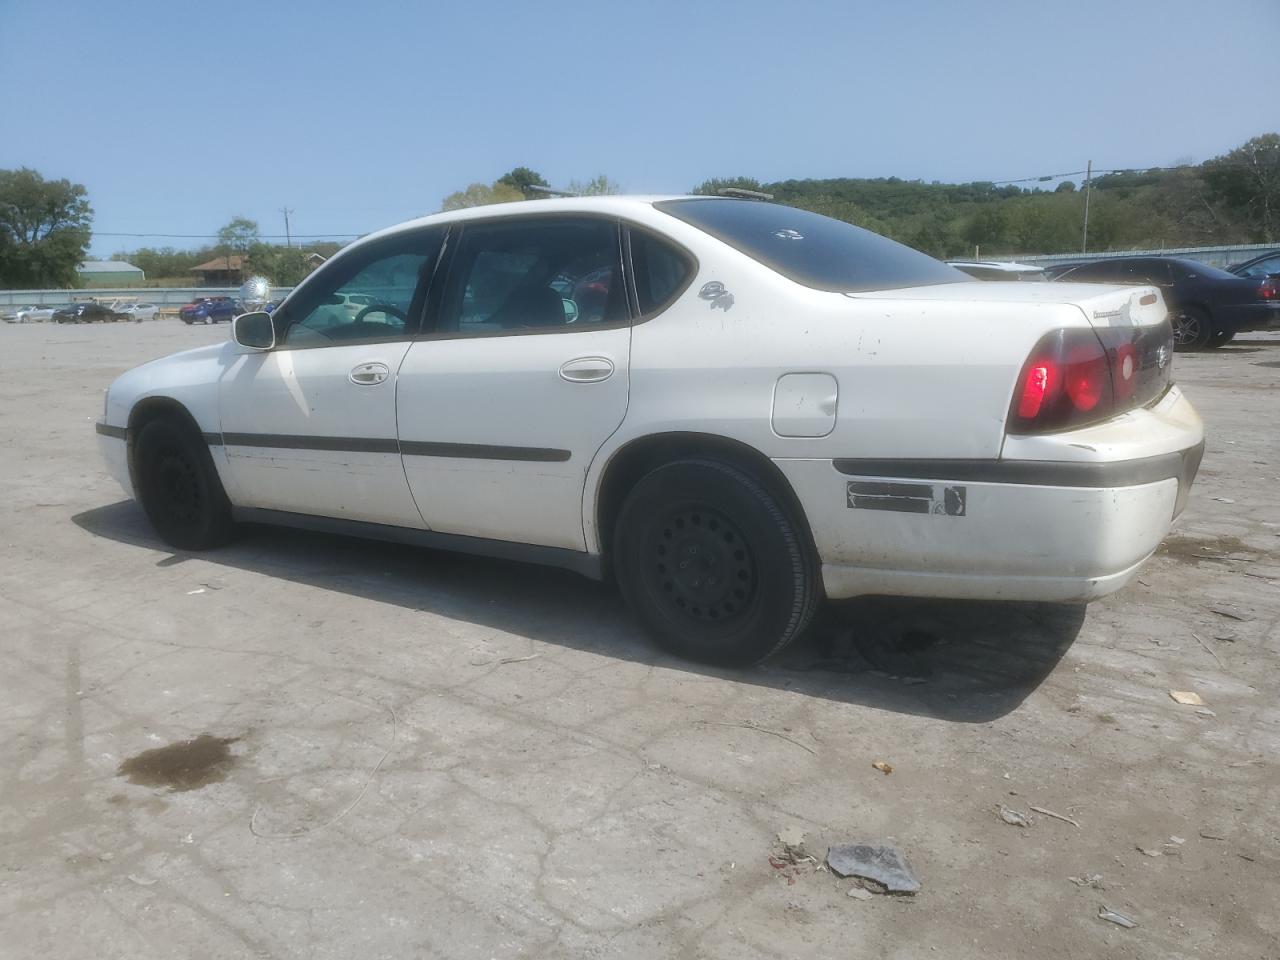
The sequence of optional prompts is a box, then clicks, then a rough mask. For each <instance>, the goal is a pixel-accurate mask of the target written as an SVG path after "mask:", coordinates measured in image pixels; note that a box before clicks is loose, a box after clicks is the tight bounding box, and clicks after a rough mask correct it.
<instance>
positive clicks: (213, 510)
mask: <svg viewBox="0 0 1280 960" xmlns="http://www.w3.org/2000/svg"><path fill="white" fill-rule="evenodd" d="M134 480H135V485H136V487H137V491H138V499H139V500H140V501H141V502H142V508H143V510H145V511H146V514H147V518H148V519H149V520H150V521H151V525H152V526H153V527H155V528H156V532H157V533H158V534H160V537H161V539H163V540H164V541H165V542H166V543H168V544H170V545H171V546H174V547H177V548H178V549H180V550H205V549H208V548H209V547H216V546H220V545H221V544H224V543H226V542H227V541H228V540H230V539H231V537H232V535H233V534H234V532H235V523H234V521H233V520H232V519H231V504H230V502H229V501H228V500H227V495H226V493H225V492H224V491H223V489H222V483H221V481H220V480H219V479H218V474H217V471H216V470H215V469H214V466H213V459H212V458H211V457H210V456H209V448H208V447H207V446H205V444H204V442H203V440H202V439H201V438H199V436H198V435H196V434H195V433H194V431H193V430H191V429H188V428H186V427H185V426H184V425H183V424H182V423H180V422H179V421H178V420H176V419H172V418H162V419H158V420H152V421H151V422H150V423H148V424H147V425H146V426H144V427H143V428H142V430H141V432H140V433H139V434H138V439H137V442H136V444H135V446H134Z"/></svg>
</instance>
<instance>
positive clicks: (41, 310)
mask: <svg viewBox="0 0 1280 960" xmlns="http://www.w3.org/2000/svg"><path fill="white" fill-rule="evenodd" d="M57 309H59V308H58V307H46V306H29V307H19V308H17V309H16V310H14V311H13V314H12V318H10V316H6V317H5V319H6V320H8V321H9V322H10V323H44V322H45V321H47V320H50V319H52V318H53V312H54V311H55V310H57Z"/></svg>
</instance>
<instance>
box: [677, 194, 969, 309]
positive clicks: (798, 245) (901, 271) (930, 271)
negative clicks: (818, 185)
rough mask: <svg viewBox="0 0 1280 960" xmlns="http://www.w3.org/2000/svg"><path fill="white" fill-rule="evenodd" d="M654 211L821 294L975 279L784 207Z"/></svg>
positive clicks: (726, 205)
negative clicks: (690, 227)
mask: <svg viewBox="0 0 1280 960" xmlns="http://www.w3.org/2000/svg"><path fill="white" fill-rule="evenodd" d="M654 206H655V207H656V208H657V209H659V210H661V211H662V212H663V213H668V214H670V215H671V216H673V217H676V218H678V219H680V220H683V221H684V222H685V223H688V224H692V225H693V226H695V227H697V228H698V229H699V230H702V231H704V232H705V233H709V234H711V236H713V237H715V238H717V239H718V240H723V241H724V242H725V243H727V244H729V246H731V247H734V248H735V249H737V250H740V251H741V252H742V253H745V254H746V255H747V256H749V257H751V258H752V259H754V260H758V261H760V262H761V263H763V264H764V265H765V266H767V267H769V268H770V269H772V270H775V271H776V272H778V273H780V274H782V275H783V276H784V277H787V278H789V279H791V280H794V281H796V282H797V283H801V284H804V285H805V286H806V287H813V288H814V289H817V290H832V291H840V292H848V293H853V292H857V291H859V290H894V289H900V288H902V287H919V286H927V285H931V284H935V283H966V282H968V281H969V279H970V278H969V276H968V275H967V274H964V273H961V272H960V271H959V270H957V269H955V268H954V267H950V266H947V264H945V263H943V262H942V261H940V260H935V259H933V257H930V256H928V255H927V254H923V253H921V252H920V251H919V250H913V249H911V248H910V247H907V246H903V245H902V244H900V243H897V242H896V241H893V240H890V239H889V238H888V237H882V236H880V235H879V234H878V233H872V232H871V231H870V230H863V229H862V228H861V227H855V226H854V225H853V224H851V223H845V222H844V221H843V220H833V219H831V218H830V217H824V216H822V215H821V214H817V213H810V212H809V211H808V210H798V209H796V208H795V207H787V206H783V205H782V204H778V203H760V202H758V201H755V200H730V199H728V198H718V197H708V198H706V199H697V200H695V199H689V200H660V201H658V202H657V203H655V204H654Z"/></svg>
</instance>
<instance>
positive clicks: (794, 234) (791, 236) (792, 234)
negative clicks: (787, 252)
mask: <svg viewBox="0 0 1280 960" xmlns="http://www.w3.org/2000/svg"><path fill="white" fill-rule="evenodd" d="M773 235H774V236H775V237H777V238H778V239H779V240H803V239H804V234H803V233H801V232H800V231H799V230H792V229H791V228H790V227H784V228H783V229H781V230H775V231H773Z"/></svg>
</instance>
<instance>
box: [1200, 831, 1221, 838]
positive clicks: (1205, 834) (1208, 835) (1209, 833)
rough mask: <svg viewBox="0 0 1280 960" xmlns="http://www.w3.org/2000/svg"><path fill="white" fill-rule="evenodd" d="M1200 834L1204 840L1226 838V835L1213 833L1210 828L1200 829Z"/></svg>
mask: <svg viewBox="0 0 1280 960" xmlns="http://www.w3.org/2000/svg"><path fill="white" fill-rule="evenodd" d="M1200 836H1201V837H1203V838H1204V839H1205V840H1225V839H1227V838H1226V837H1224V836H1221V835H1219V834H1217V833H1215V832H1213V831H1211V830H1201V831H1200Z"/></svg>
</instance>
